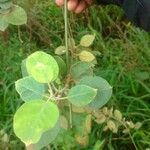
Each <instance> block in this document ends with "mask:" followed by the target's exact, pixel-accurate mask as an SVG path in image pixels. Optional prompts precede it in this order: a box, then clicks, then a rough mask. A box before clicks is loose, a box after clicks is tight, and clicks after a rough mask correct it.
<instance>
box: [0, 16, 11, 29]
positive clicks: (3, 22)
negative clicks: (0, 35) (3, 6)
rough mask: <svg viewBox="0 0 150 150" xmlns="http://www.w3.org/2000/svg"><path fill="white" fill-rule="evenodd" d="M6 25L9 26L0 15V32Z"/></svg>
mask: <svg viewBox="0 0 150 150" xmlns="http://www.w3.org/2000/svg"><path fill="white" fill-rule="evenodd" d="M8 25H9V24H8V23H7V22H6V20H5V15H3V14H0V30H1V31H5V30H6V28H7V27H8Z"/></svg>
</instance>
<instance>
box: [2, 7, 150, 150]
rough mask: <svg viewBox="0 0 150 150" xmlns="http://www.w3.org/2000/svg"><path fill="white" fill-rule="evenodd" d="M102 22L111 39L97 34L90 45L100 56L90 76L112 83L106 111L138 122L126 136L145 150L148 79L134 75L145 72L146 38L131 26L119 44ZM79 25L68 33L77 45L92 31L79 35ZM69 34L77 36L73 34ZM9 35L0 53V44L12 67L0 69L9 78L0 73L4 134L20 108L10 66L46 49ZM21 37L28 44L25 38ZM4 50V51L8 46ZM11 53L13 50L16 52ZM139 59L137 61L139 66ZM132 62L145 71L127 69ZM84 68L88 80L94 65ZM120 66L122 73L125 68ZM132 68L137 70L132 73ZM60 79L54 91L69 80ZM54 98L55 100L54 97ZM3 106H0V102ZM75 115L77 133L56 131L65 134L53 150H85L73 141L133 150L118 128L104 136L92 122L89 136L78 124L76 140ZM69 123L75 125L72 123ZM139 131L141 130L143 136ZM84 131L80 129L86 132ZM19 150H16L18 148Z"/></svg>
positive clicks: (91, 146) (80, 29)
mask: <svg viewBox="0 0 150 150" xmlns="http://www.w3.org/2000/svg"><path fill="white" fill-rule="evenodd" d="M48 7H49V6H48ZM102 10H103V9H102ZM45 11H47V12H49V13H50V11H51V10H50V11H49V10H46V9H45ZM52 12H53V11H52ZM99 12H101V13H103V11H99ZM99 12H95V13H99ZM107 12H108V13H110V9H107V8H106V13H107ZM45 15H47V16H48V15H49V14H48V13H45ZM93 15H94V14H93ZM96 16H98V15H96ZM103 16H105V14H103ZM103 16H102V18H103ZM107 17H109V16H107ZM107 17H106V18H107ZM92 18H93V16H92V17H91V19H92ZM60 19H61V18H60ZM107 19H108V18H107ZM107 19H105V21H104V22H103V19H102V20H101V21H102V24H103V23H106V24H107V25H108V26H109V27H108V28H109V29H110V28H111V29H110V30H112V34H107V36H106V39H103V38H102V37H100V36H99V33H98V34H97V36H96V39H97V40H96V41H95V43H94V45H93V47H92V52H94V50H96V51H101V53H102V55H101V56H99V57H97V59H98V61H97V62H98V65H97V66H96V68H95V67H94V74H95V71H96V74H97V75H100V76H101V77H104V78H106V79H107V80H108V81H109V83H111V85H113V89H114V94H113V97H112V98H111V101H110V103H109V104H108V105H111V106H112V105H114V106H115V107H118V109H120V110H121V111H122V112H123V114H124V115H125V116H126V117H127V118H132V119H133V121H134V120H135V121H143V123H142V128H141V129H139V130H136V131H134V132H133V131H132V130H131V131H130V132H131V134H132V133H133V138H134V141H135V142H136V144H137V146H138V147H139V148H141V147H142V148H143V149H144V148H146V147H148V146H147V145H148V141H149V140H148V139H149V138H148V130H149V126H148V123H147V120H148V118H149V117H148V116H149V115H148V113H149V109H148V108H149V105H148V103H147V100H148V89H149V88H148V86H147V85H148V82H145V81H147V80H148V78H147V77H144V78H143V75H139V74H142V73H143V72H146V71H147V69H146V67H145V66H146V63H147V61H146V58H147V57H145V53H146V51H147V52H148V49H147V48H146V47H147V46H146V45H147V44H148V40H147V39H148V36H147V34H146V33H144V32H141V31H139V30H138V29H135V28H132V27H128V28H127V29H126V32H128V33H126V32H125V33H126V34H128V35H129V38H128V39H124V40H123V39H120V38H122V37H120V36H123V35H124V36H125V34H121V33H120V34H119V33H116V31H118V30H115V29H113V28H114V26H113V25H112V24H111V23H110V24H109V22H108V20H109V19H108V20H107ZM45 20H47V21H48V19H45ZM79 20H80V18H79ZM60 22H61V21H60ZM44 23H45V27H47V26H46V25H47V24H48V23H49V24H51V23H54V20H53V21H51V22H49V21H48V22H44ZM57 23H59V22H58V21H57ZM79 24H80V27H81V28H79V27H78V26H77V28H74V29H73V30H77V31H78V32H79V34H78V36H79V37H80V38H78V37H77V38H76V39H77V41H78V39H81V38H82V37H81V35H85V34H87V33H88V34H89V33H90V32H93V30H92V29H91V28H90V27H89V28H86V29H84V31H83V28H82V27H83V24H82V22H81V20H80V21H79ZM92 24H93V26H95V27H94V29H96V30H97V31H99V28H100V24H97V23H96V24H94V22H92ZM72 25H73V24H72ZM51 27H52V28H54V25H51ZM55 27H57V28H58V26H57V24H56V26H55ZM119 27H121V26H119ZM103 28H104V29H103V31H104V34H106V31H107V32H109V31H108V30H107V27H106V30H105V25H103ZM58 30H59V32H60V31H61V28H60V29H58ZM86 30H88V31H86ZM91 30H92V31H91ZM81 31H82V33H81ZM97 31H94V32H97ZM22 32H23V31H22ZM113 32H114V33H115V35H113ZM56 33H57V32H56ZM74 33H76V31H75V32H74ZM13 34H14V35H11V40H10V44H11V45H10V48H4V47H2V45H1V47H2V49H5V51H1V53H2V55H4V56H5V57H4V58H3V59H4V60H7V62H9V64H11V66H12V68H13V69H12V71H11V70H9V68H8V66H9V64H7V63H4V64H2V66H1V67H2V68H6V69H8V71H6V72H9V73H4V71H2V72H1V74H3V76H2V77H4V82H3V81H2V84H3V85H2V87H3V88H2V89H4V91H5V96H4V98H3V96H1V99H2V100H3V99H5V106H7V109H5V111H4V109H1V111H2V113H1V114H4V115H10V116H9V117H7V118H8V119H7V120H8V121H7V122H5V121H4V118H5V116H3V115H2V116H1V118H2V120H3V125H1V126H2V127H4V129H5V130H6V132H7V133H8V132H9V129H10V121H11V120H10V118H11V119H12V116H11V114H12V113H14V112H15V110H16V108H17V107H19V106H20V101H18V100H17V99H18V97H17V96H16V94H15V92H14V89H13V88H12V85H8V84H9V83H11V82H12V81H14V80H16V79H17V78H18V76H19V75H17V77H14V76H13V73H14V72H15V73H16V72H17V73H18V64H17V63H16V64H14V61H15V62H20V59H22V58H21V57H22V56H23V57H25V53H32V51H33V50H31V49H40V50H41V49H45V45H44V47H43V43H42V42H41V43H38V42H37V43H36V46H35V45H34V43H32V44H31V45H30V46H31V47H32V48H31V47H28V45H27V43H24V44H23V45H21V44H19V40H18V39H17V38H16V37H17V35H16V34H15V33H13ZM15 36H16V37H15ZM25 36H26V35H25V33H24V35H23V37H22V38H23V39H24V38H25ZM50 36H52V35H51V34H50ZM104 36H105V35H104ZM111 36H112V37H113V38H112V39H111V38H110V37H111ZM114 36H115V38H114ZM116 36H118V37H116ZM60 37H61V35H60ZM108 37H109V40H108ZM119 37H120V38H119ZM26 38H27V39H28V36H27V37H26ZM35 38H36V37H35ZM24 40H25V39H24ZM102 40H104V41H102ZM126 40H127V41H126ZM128 40H130V42H132V44H133V46H131V45H130V46H131V47H128V46H127V43H128V42H129V41H128ZM25 41H26V40H25ZM33 41H34V40H33ZM33 41H32V42H33ZM58 41H59V40H57V41H56V42H55V40H54V43H55V44H56V43H57V45H59V43H60V41H59V42H58ZM99 41H101V42H99ZM135 41H136V42H135ZM138 41H140V42H138ZM14 43H15V44H14ZM79 43H80V42H79ZM40 44H41V45H40ZM134 44H135V45H134ZM7 47H9V46H7ZM18 47H21V49H18ZM28 48H29V49H30V50H29V51H27V50H26V49H28ZM16 49H17V50H18V51H16ZM97 49H98V50H97ZM122 49H123V50H122ZM139 49H141V50H139ZM22 51H23V52H24V53H23V52H22ZM45 51H47V52H48V53H50V52H51V50H50V49H49V48H48V49H45ZM79 51H80V50H79ZM127 51H128V53H127ZM141 51H142V52H141ZM75 52H77V49H76V51H75ZM90 52H91V51H90ZM129 52H130V54H131V55H132V54H135V55H132V57H130V56H131V55H128V54H129ZM141 53H142V54H143V55H144V56H143V57H144V59H143V58H141V57H137V56H138V54H139V56H141ZM73 54H74V53H73ZM76 54H77V55H76ZM76 54H75V55H73V57H75V59H78V58H79V55H78V54H80V52H79V53H78V52H77V53H76ZM123 54H126V55H123ZM116 56H117V57H116ZM55 57H56V56H55ZM55 57H54V58H55ZM57 57H59V58H60V59H62V58H63V57H64V56H63V55H61V56H57ZM5 58H8V59H5ZM135 58H136V59H135ZM79 59H80V58H79ZM134 59H135V60H134ZM55 60H56V59H55ZM127 60H128V61H127ZM131 60H132V61H131ZM138 60H140V62H139V61H138ZM56 61H57V60H56ZM4 62H5V61H4ZM63 62H64V58H63ZM134 62H136V65H139V64H143V65H142V66H144V67H140V66H136V68H133V66H132V65H134V64H133V63H134ZM57 63H58V62H57ZM75 63H76V62H74V63H73V64H75ZM73 64H72V66H73ZM58 65H59V64H58ZM89 65H90V70H92V74H90V75H93V63H92V65H91V64H89ZM3 66H4V67H3ZM5 66H6V67H5ZM124 66H125V67H126V68H127V69H126V68H124ZM59 67H60V66H59ZM130 67H131V70H130ZM136 69H138V70H136ZM59 70H60V68H59ZM132 71H133V72H132ZM134 71H135V72H134ZM136 71H137V74H136ZM134 73H135V74H136V76H135V74H134ZM8 74H9V76H8ZM18 74H19V73H18ZM60 74H61V73H59V76H60V77H59V78H60V80H58V79H57V80H56V82H57V84H56V83H55V86H56V87H57V86H58V85H59V87H60V89H61V88H63V86H64V84H65V81H68V80H70V77H68V80H65V81H64V82H63V81H62V79H65V77H64V75H65V76H66V73H65V74H64V75H63V76H62V75H60ZM146 74H147V73H146ZM141 76H142V78H141ZM146 76H147V75H146ZM14 78H15V79H14ZM116 79H117V80H116ZM80 80H81V79H80V78H77V79H74V78H73V81H72V78H71V81H70V82H73V83H74V82H75V84H77V85H78V83H79V82H80ZM5 81H6V82H5ZM60 81H61V82H63V83H61V82H60ZM138 81H139V82H138ZM54 82H55V81H54ZM140 82H141V83H140ZM60 83H61V84H60ZM143 83H144V84H143ZM40 84H41V83H40ZM7 86H8V88H7V89H6V87H7ZM44 87H45V90H46V91H47V93H46V96H44V100H45V99H47V96H48V97H49V93H48V88H47V86H46V85H45V84H44ZM70 88H71V87H69V88H68V89H70ZM92 88H93V87H92ZM53 89H55V87H53ZM55 90H56V89H55ZM66 92H68V91H67V90H66ZM64 94H65V93H64ZM57 96H59V94H58V95H57ZM63 96H65V95H63ZM143 96H144V97H143ZM65 97H66V96H65ZM40 99H41V98H40ZM63 101H64V100H60V105H61V103H62V102H63ZM57 102H58V101H56V103H57ZM2 104H4V103H2ZM64 105H66V103H64ZM2 106H4V105H2ZM58 106H59V105H58ZM67 106H68V104H67ZM4 108H6V107H4ZM59 108H60V111H61V114H66V117H65V118H66V119H65V120H67V122H68V127H69V126H70V119H69V118H70V117H69V115H68V114H69V113H68V112H67V113H66V112H64V110H66V109H68V108H66V107H63V108H62V107H60V106H59ZM61 108H62V109H61ZM75 109H76V110H78V111H80V113H79V116H80V115H81V112H82V109H81V108H80V109H79V108H78V109H77V108H75V107H73V108H72V111H74V110H75ZM62 111H63V112H62ZM100 111H101V109H100ZM74 113H75V112H74ZM74 113H73V115H72V119H73V122H72V125H73V129H72V130H76V131H70V130H69V129H67V131H66V130H65V131H64V132H63V133H62V130H61V131H60V134H61V133H62V137H64V136H63V135H65V137H64V139H63V138H61V139H59V140H58V139H56V140H55V141H54V143H55V144H54V147H55V145H58V149H63V147H64V149H72V147H73V148H75V149H84V148H81V146H78V145H77V143H76V141H77V142H78V143H80V144H81V145H83V146H85V145H87V144H88V145H89V146H88V148H87V147H86V148H85V149H92V148H93V145H94V148H95V147H98V148H97V149H99V147H104V146H105V149H107V148H108V147H109V149H112V148H115V149H119V147H122V146H123V147H126V148H129V147H130V148H131V147H132V148H133V146H132V144H131V143H132V141H130V139H129V138H128V134H125V135H122V134H121V132H120V128H122V127H121V126H120V128H119V131H118V134H113V135H112V134H111V133H110V132H109V130H108V131H107V132H102V129H103V128H102V127H103V126H102V125H101V124H97V125H96V124H95V123H94V122H93V123H92V130H91V133H89V126H88V127H86V128H87V129H88V133H87V132H86V131H85V132H84V129H85V126H86V125H85V126H84V125H83V126H82V127H84V129H83V135H82V134H81V135H75V134H76V133H77V131H78V133H81V132H80V131H81V130H82V129H81V130H80V129H78V127H79V125H80V126H81V124H82V123H81V122H82V119H81V118H82V117H81V118H80V117H78V115H77V116H75V114H74ZM85 116H86V115H85ZM90 117H91V116H90V115H88V116H87V118H88V119H87V121H85V122H88V124H90V123H89V122H90V121H89V120H90V119H89V118H90ZM79 118H80V119H81V122H80V121H79V120H80V119H79ZM85 118H86V117H85ZM9 120H10V121H9ZM74 120H76V122H75V121H74ZM127 120H130V119H127ZM144 120H145V121H144ZM63 122H66V121H63ZM129 122H130V121H129ZM61 124H62V123H61ZM64 124H65V125H64ZM64 124H63V127H65V128H67V126H66V123H64ZM83 124H84V115H83ZM104 125H106V122H105V123H104ZM75 126H76V127H75ZM75 128H76V129H75ZM144 128H146V129H147V131H146V130H145V129H144ZM87 129H85V130H87ZM56 131H59V129H58V128H57V130H55V131H53V132H51V131H50V133H55V132H56ZM6 132H4V133H5V136H4V138H3V139H7V140H4V141H6V145H9V144H10V145H13V142H14V140H15V138H14V137H10V139H9V135H8V134H7V133H6ZM44 133H45V132H44ZM44 133H43V135H44ZM56 134H58V133H56ZM10 135H12V134H10ZM48 135H50V134H48ZM87 135H88V136H87ZM6 136H7V138H6ZM121 136H123V137H121ZM59 137H60V136H58V138H59ZM74 137H75V138H74ZM41 138H42V137H41ZM121 138H124V140H121ZM50 139H51V138H50ZM104 139H105V140H104ZM8 141H9V142H8ZM44 141H45V140H44ZM87 141H88V142H87ZM15 142H16V141H15ZM49 142H52V141H49ZM8 143H9V144H8ZM18 143H19V142H18ZM18 143H16V145H18ZM62 143H63V144H62ZM47 144H48V143H47ZM47 144H46V145H47ZM6 145H5V146H6ZM40 145H41V144H40ZM60 145H61V146H60ZM19 146H20V144H19V145H18V146H17V148H18V147H19ZM44 146H45V145H44ZM67 146H68V147H67ZM69 146H70V147H69ZM55 148H57V147H55ZM142 148H141V149H142ZM14 149H16V148H14ZM19 149H21V146H20V147H19Z"/></svg>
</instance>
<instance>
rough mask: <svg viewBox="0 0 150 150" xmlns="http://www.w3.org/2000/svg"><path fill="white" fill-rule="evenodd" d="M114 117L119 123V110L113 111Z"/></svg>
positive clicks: (120, 115) (120, 116)
mask: <svg viewBox="0 0 150 150" xmlns="http://www.w3.org/2000/svg"><path fill="white" fill-rule="evenodd" d="M114 117H115V118H116V119H117V120H119V121H121V120H122V113H121V112H120V111H119V110H117V109H116V110H115V111H114Z"/></svg>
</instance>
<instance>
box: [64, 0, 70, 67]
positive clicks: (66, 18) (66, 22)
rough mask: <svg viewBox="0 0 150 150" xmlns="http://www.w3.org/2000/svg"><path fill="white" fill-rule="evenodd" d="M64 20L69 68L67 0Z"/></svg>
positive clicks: (65, 1) (65, 0)
mask: <svg viewBox="0 0 150 150" xmlns="http://www.w3.org/2000/svg"><path fill="white" fill-rule="evenodd" d="M64 22H65V47H66V64H67V68H68V70H69V48H68V11H67V0H64Z"/></svg>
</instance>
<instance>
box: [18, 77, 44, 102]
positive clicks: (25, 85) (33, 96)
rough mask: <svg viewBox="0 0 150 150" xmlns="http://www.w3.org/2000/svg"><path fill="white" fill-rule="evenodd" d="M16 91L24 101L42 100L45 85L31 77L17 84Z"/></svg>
mask: <svg viewBox="0 0 150 150" xmlns="http://www.w3.org/2000/svg"><path fill="white" fill-rule="evenodd" d="M15 86H16V90H17V92H18V93H19V95H20V97H21V99H22V100H23V101H25V102H26V101H31V100H37V99H42V98H43V97H44V94H45V85H44V84H41V83H39V82H37V81H35V80H34V79H33V78H32V77H31V76H28V77H25V78H22V79H20V80H18V81H16V83H15Z"/></svg>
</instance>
